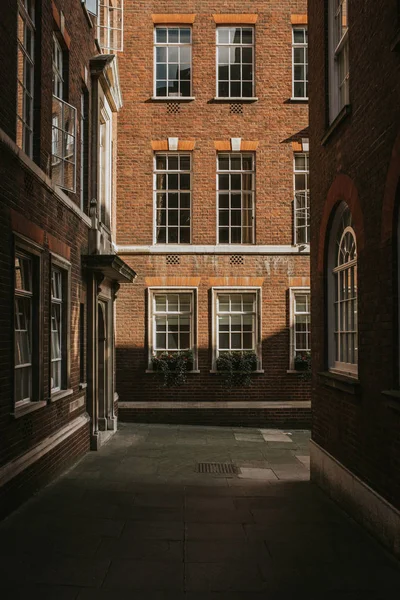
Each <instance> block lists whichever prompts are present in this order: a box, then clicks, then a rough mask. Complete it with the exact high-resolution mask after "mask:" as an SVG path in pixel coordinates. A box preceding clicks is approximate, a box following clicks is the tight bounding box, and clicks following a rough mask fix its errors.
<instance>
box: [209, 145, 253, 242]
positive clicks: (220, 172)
mask: <svg viewBox="0 0 400 600" xmlns="http://www.w3.org/2000/svg"><path fill="white" fill-rule="evenodd" d="M221 156H229V162H230V160H231V157H237V156H241V160H242V166H243V156H251V160H252V170H251V171H247V170H243V169H241V170H232V169H231V168H229V170H220V169H219V159H220V157H221ZM216 161H217V162H216V172H217V181H216V190H217V194H216V209H217V219H216V221H217V231H216V236H217V244H218V245H227V244H228V245H232V244H233V245H238V244H240V245H246V246H248V245H254V244H255V242H256V240H255V232H256V230H255V210H256V208H255V203H256V197H255V196H256V193H255V189H256V155H255V152H218V153H217V156H216ZM224 174H225V175H229V176H231V175H238V174H240V175H241V176H242V175H244V174H251V178H252V185H251V190H243V189H242V188H241V189H240V190H232V189H231V186H229V189H228V190H220V189H219V175H224ZM220 193H221V194H222V193H225V194H229V208H228V211H229V224H228V226H220V208H219V196H220ZM232 194H240V196H241V208H240V211H242V210H243V194H249V195H251V200H252V206H251V221H252V224H251V238H252V239H251V242H243V241H240V242H232V241H231V239H232V225H231V213H232V209H231V196H232ZM226 227H227V228H228V229H229V241H228V242H221V241H220V239H219V237H220V235H219V232H220V229H226ZM234 228H235V229H239V227H234ZM243 228H244V227H243V223H242V224H241V225H240V231H241V240H242V239H243Z"/></svg>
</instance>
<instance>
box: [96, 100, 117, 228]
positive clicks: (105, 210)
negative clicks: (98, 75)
mask: <svg viewBox="0 0 400 600" xmlns="http://www.w3.org/2000/svg"><path fill="white" fill-rule="evenodd" d="M102 127H104V132H105V134H104V135H105V145H104V146H103V145H102V141H101V128H102ZM98 131H99V143H98V178H97V185H98V215H99V220H100V222H101V223H102V224H103V225H104V226H105V227H107V228H108V229H110V230H111V227H112V170H113V156H112V112H111V108H110V105H109V104H108V102H107V99H106V98H105V96H104V95H103V96H102V97H101V99H100V110H99V123H98ZM102 166H104V185H103V178H102V168H103V167H102Z"/></svg>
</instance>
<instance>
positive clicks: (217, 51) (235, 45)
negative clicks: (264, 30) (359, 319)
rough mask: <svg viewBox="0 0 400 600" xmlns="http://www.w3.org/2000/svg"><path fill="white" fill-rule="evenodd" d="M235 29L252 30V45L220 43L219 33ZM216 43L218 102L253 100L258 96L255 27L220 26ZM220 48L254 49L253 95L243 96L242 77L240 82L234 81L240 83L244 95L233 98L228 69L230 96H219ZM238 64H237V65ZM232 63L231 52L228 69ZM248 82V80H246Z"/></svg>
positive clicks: (252, 67)
mask: <svg viewBox="0 0 400 600" xmlns="http://www.w3.org/2000/svg"><path fill="white" fill-rule="evenodd" d="M233 29H235V30H236V29H240V30H243V29H251V30H252V32H253V42H252V43H251V44H243V43H242V42H241V43H240V44H238V43H233V42H225V43H221V42H219V38H218V35H219V32H220V31H222V30H229V31H230V30H233ZM215 42H216V53H215V61H216V62H215V68H216V92H215V97H216V99H218V100H251V99H254V98H255V96H256V74H255V48H256V29H255V27H254V26H252V25H244V24H238V25H237V26H233V25H230V26H229V25H218V26H217V27H216V31H215ZM220 48H252V50H253V52H252V63H251V69H252V81H251V84H252V87H251V89H252V93H251V96H243V79H242V75H241V77H240V79H239V80H234V81H240V89H241V91H242V94H241V95H240V96H231V94H230V92H231V76H230V69H229V68H228V71H229V73H228V77H229V79H228V87H229V94H228V96H220V95H219V49H220ZM221 64H225V63H221ZM235 64H237V63H235ZM239 64H240V65H241V66H242V65H243V62H242V61H241V62H240V63H239ZM244 64H250V63H244ZM230 65H231V62H230V52H229V65H228V67H230ZM246 82H247V80H246Z"/></svg>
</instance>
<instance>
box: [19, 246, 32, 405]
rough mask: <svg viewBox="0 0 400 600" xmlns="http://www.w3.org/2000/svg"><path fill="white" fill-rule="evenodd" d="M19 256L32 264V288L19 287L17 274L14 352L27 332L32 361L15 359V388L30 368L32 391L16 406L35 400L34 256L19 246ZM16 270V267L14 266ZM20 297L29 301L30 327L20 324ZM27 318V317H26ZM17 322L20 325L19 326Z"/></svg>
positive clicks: (30, 285) (30, 282)
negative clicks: (19, 377) (18, 308)
mask: <svg viewBox="0 0 400 600" xmlns="http://www.w3.org/2000/svg"><path fill="white" fill-rule="evenodd" d="M17 258H21V259H22V260H26V261H29V264H30V281H29V287H30V290H25V289H23V290H22V289H19V288H17V282H16V276H15V285H14V311H15V317H14V318H15V322H14V353H15V355H16V354H17V352H16V350H17V347H18V344H17V334H18V333H20V332H22V333H23V332H26V333H27V338H28V346H29V349H30V361H29V362H27V363H20V364H16V361H15V360H14V379H15V381H14V390H16V381H17V378H18V376H19V373H22V372H23V371H26V370H28V369H29V387H30V393H29V395H28V396H27V397H26V398H21V399H20V400H16V401H15V405H16V406H21V405H23V404H26V403H29V402H32V400H33V334H34V326H33V319H34V282H33V278H34V268H35V266H34V257H33V256H32V255H31V254H29V253H27V252H25V251H24V250H20V249H19V248H17V249H16V251H15V259H17ZM14 270H15V267H14ZM19 299H23V300H25V301H27V302H29V317H28V320H29V329H23V328H22V327H21V326H20V318H19V316H20V314H22V313H20V312H19V311H18V310H17V301H18V300H19ZM25 318H26V317H25ZM17 324H18V325H19V326H17Z"/></svg>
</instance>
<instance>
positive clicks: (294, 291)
mask: <svg viewBox="0 0 400 600" xmlns="http://www.w3.org/2000/svg"><path fill="white" fill-rule="evenodd" d="M304 295H306V296H308V308H309V310H308V312H297V311H296V296H304ZM289 303H290V356H289V369H290V370H291V371H293V370H294V369H295V364H294V363H295V358H296V353H297V352H311V345H310V348H308V349H304V348H301V349H298V348H297V347H296V317H297V315H306V316H308V317H309V329H310V327H311V292H310V287H309V286H299V287H292V288H289Z"/></svg>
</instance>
